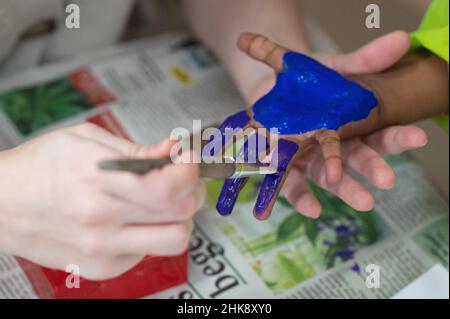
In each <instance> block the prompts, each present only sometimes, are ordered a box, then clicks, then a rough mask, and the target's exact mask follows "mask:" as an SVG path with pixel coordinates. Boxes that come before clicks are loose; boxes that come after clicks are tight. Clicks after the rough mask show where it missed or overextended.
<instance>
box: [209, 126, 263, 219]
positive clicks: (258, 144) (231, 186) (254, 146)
mask: <svg viewBox="0 0 450 319" xmlns="http://www.w3.org/2000/svg"><path fill="white" fill-rule="evenodd" d="M263 146H265V147H264V149H262V148H263ZM267 147H268V141H267V139H266V137H265V136H262V135H258V134H253V135H251V136H249V137H248V139H247V141H246V142H245V143H244V145H243V146H242V147H241V149H240V150H239V153H238V154H237V155H236V161H238V162H245V163H251V164H256V163H257V160H258V155H259V154H260V153H263V152H265V151H266V150H267ZM247 180H248V178H236V179H227V180H225V182H224V184H223V187H222V190H221V192H220V195H219V199H218V200H217V205H216V209H217V211H218V212H219V214H221V215H222V216H227V215H230V214H231V213H232V211H233V207H234V205H235V203H236V200H237V198H238V196H239V192H240V191H241V189H242V188H243V187H244V186H245V183H246V182H247Z"/></svg>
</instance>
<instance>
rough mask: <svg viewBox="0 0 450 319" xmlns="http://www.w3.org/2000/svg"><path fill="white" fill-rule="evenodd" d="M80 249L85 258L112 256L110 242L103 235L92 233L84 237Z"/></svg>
mask: <svg viewBox="0 0 450 319" xmlns="http://www.w3.org/2000/svg"><path fill="white" fill-rule="evenodd" d="M79 245H80V247H79V249H80V251H81V253H82V254H83V255H85V256H89V257H92V256H102V255H111V254H112V249H111V247H110V245H108V241H107V240H106V239H105V238H104V237H103V236H101V235H99V234H96V233H90V234H87V235H84V236H83V237H82V238H81V240H80V242H79Z"/></svg>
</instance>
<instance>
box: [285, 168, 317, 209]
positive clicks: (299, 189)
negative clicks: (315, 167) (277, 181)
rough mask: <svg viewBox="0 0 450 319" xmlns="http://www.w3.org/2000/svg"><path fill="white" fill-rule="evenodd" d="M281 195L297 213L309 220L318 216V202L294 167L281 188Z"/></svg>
mask: <svg viewBox="0 0 450 319" xmlns="http://www.w3.org/2000/svg"><path fill="white" fill-rule="evenodd" d="M283 193H284V196H285V197H286V199H287V200H288V201H289V202H290V203H291V204H292V206H293V207H294V208H295V209H296V210H297V211H298V212H299V213H301V214H303V215H304V216H306V217H310V218H318V217H319V216H320V210H321V206H320V202H319V201H318V200H317V198H315V197H314V195H313V194H312V193H311V191H310V190H309V187H308V184H307V183H306V181H305V177H304V176H303V174H302V173H301V172H300V171H299V170H298V169H297V168H296V167H293V168H292V169H291V170H290V172H289V174H288V176H287V178H286V182H285V183H284V186H283Z"/></svg>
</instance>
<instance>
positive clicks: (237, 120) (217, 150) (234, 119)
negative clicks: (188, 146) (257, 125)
mask: <svg viewBox="0 0 450 319" xmlns="http://www.w3.org/2000/svg"><path fill="white" fill-rule="evenodd" d="M249 123H250V117H249V116H248V115H247V112H246V111H242V112H239V113H236V114H233V115H231V116H229V117H228V118H227V119H225V121H223V123H222V124H221V125H220V127H219V129H218V131H215V132H214V133H215V135H213V136H211V137H210V139H209V142H208V144H206V145H205V147H204V148H203V150H202V157H203V158H205V157H209V156H214V157H216V156H220V155H222V154H221V153H222V152H223V151H224V148H225V146H226V144H227V143H229V142H232V138H233V137H234V136H235V134H234V133H236V130H242V129H244V128H245V127H246V126H247V125H248V124H249ZM218 133H220V135H219V134H218ZM216 134H217V135H216Z"/></svg>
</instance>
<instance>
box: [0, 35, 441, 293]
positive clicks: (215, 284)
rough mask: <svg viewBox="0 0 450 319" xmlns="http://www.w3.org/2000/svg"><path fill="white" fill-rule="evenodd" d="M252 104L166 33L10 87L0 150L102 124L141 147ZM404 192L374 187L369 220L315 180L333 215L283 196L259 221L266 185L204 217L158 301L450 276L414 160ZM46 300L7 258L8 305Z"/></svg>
mask: <svg viewBox="0 0 450 319" xmlns="http://www.w3.org/2000/svg"><path fill="white" fill-rule="evenodd" d="M244 107H245V104H244V102H243V101H242V99H241V98H240V96H239V93H238V92H237V90H236V89H235V87H234V86H233V84H232V82H231V81H230V80H229V78H228V77H227V75H226V73H225V71H224V70H223V68H222V67H221V66H220V64H219V63H218V62H217V60H216V59H215V58H214V56H213V55H212V54H211V53H210V52H209V51H208V50H206V49H205V48H203V47H202V46H200V45H198V44H197V43H196V42H195V41H193V40H192V38H191V37H190V36H189V35H186V34H167V35H164V36H160V37H158V38H154V39H151V40H146V41H140V42H136V43H133V44H127V45H122V46H118V47H115V48H111V49H107V50H105V51H102V52H100V53H98V54H96V55H91V56H88V57H81V58H79V59H77V60H73V61H71V62H70V63H67V62H65V63H64V64H54V65H51V66H46V67H43V68H39V69H34V70H31V71H28V72H25V73H21V74H18V75H15V76H12V77H8V78H7V79H4V80H2V81H0V150H1V149H7V148H10V147H14V146H15V145H18V144H20V143H21V142H23V141H25V140H27V139H30V138H33V137H36V136H38V135H40V134H44V133H46V132H48V131H50V130H54V129H55V128H59V127H63V126H68V125H73V124H75V123H80V122H84V121H87V122H92V123H95V124H97V125H100V126H102V127H104V128H105V129H107V130H109V131H111V132H113V133H115V134H117V135H120V136H123V137H127V138H130V139H131V140H133V141H136V142H139V143H154V142H157V141H158V140H160V139H162V138H165V137H167V136H169V134H170V133H171V130H172V129H173V128H175V127H185V128H191V127H192V120H193V119H200V120H202V124H203V125H204V126H206V125H210V124H212V123H217V122H220V121H221V120H222V119H224V118H225V117H226V116H227V115H229V114H232V113H234V112H236V111H239V110H242V109H243V108H244ZM388 160H389V161H390V163H391V164H392V165H393V166H394V168H395V170H396V172H397V175H398V182H397V185H396V187H395V189H393V190H390V191H379V190H375V189H373V191H374V193H375V197H376V203H377V205H376V208H375V209H374V211H372V212H368V213H359V212H356V211H354V210H353V209H352V208H350V207H349V206H347V205H346V204H344V203H343V202H342V201H340V200H339V199H338V198H336V197H334V196H332V195H330V194H329V193H327V192H325V191H324V190H322V189H320V188H318V187H317V186H315V185H314V184H312V183H310V188H311V190H312V191H313V193H314V194H315V195H316V196H317V198H318V199H319V200H320V202H321V204H322V206H323V210H322V216H321V218H320V219H318V220H310V219H306V218H305V217H302V216H301V215H300V214H298V213H297V212H295V210H294V209H293V208H292V207H291V206H290V205H289V203H287V201H286V200H284V199H283V198H280V199H279V200H278V201H277V204H276V206H275V208H274V212H273V214H272V216H271V218H270V219H269V220H268V221H265V222H259V221H256V220H255V219H254V218H253V216H252V207H253V203H254V201H255V196H256V192H257V187H258V184H259V183H260V180H259V179H258V178H254V179H251V180H250V182H249V183H248V184H247V186H246V188H245V189H244V190H243V192H242V194H241V195H240V197H239V199H238V203H237V205H236V208H235V211H234V213H233V215H232V216H231V217H228V218H223V217H220V216H219V215H218V214H217V213H216V212H215V210H214V201H215V199H216V198H217V196H218V192H219V190H220V187H221V182H220V181H208V182H207V189H208V203H207V204H206V205H205V207H204V208H203V209H202V210H201V211H200V212H199V213H198V214H197V216H196V218H195V230H194V233H193V235H192V239H191V243H190V248H189V258H190V266H189V282H188V283H186V284H184V285H181V286H178V287H175V288H172V289H169V290H167V291H164V292H161V293H158V294H156V295H153V296H149V297H150V298H183V299H191V298H390V297H392V296H394V295H396V294H397V293H398V292H399V291H400V290H401V289H402V288H404V287H406V286H407V285H408V284H409V283H410V282H412V281H413V280H415V279H416V278H418V277H419V276H420V275H421V274H423V273H425V272H426V271H427V270H429V269H430V268H432V267H433V266H434V265H436V264H441V265H443V266H444V267H445V268H446V269H447V271H448V248H449V243H448V237H449V222H448V203H447V202H446V200H445V199H444V198H443V197H442V196H441V195H440V194H439V193H438V191H437V190H436V189H435V188H434V187H433V185H432V184H430V182H429V181H428V180H427V178H426V176H425V175H424V173H423V172H422V170H421V168H420V167H419V166H418V165H417V164H416V163H415V162H414V161H413V160H412V159H411V158H410V157H409V156H408V155H402V156H398V157H392V158H389V159H388ZM20 297H22V298H35V297H36V295H35V293H34V292H33V290H32V288H31V285H30V283H29V282H28V280H27V278H26V277H25V276H24V274H23V272H22V271H21V269H20V267H19V266H18V264H17V262H16V261H15V259H14V258H13V257H11V256H5V255H3V256H1V255H0V298H20Z"/></svg>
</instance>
